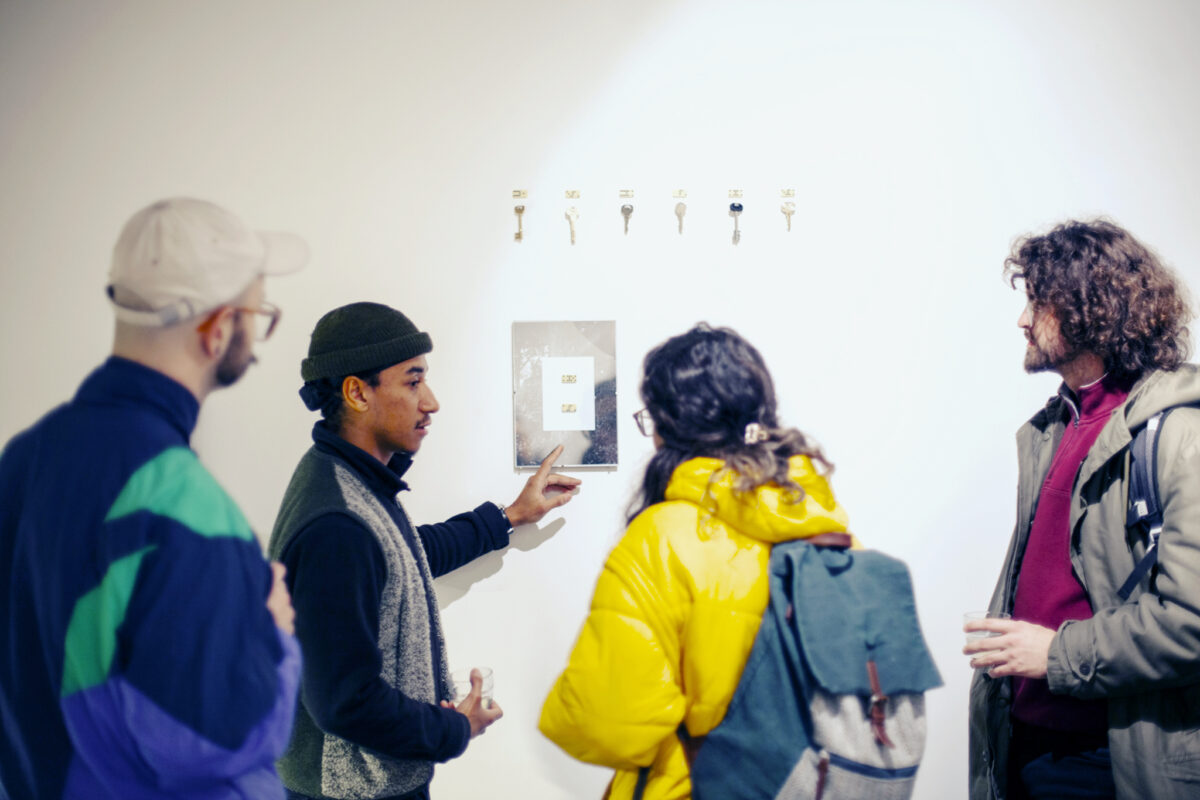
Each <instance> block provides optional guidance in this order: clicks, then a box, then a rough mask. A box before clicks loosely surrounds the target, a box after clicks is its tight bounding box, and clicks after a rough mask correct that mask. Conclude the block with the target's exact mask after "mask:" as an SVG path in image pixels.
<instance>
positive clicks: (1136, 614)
mask: <svg viewBox="0 0 1200 800" xmlns="http://www.w3.org/2000/svg"><path fill="white" fill-rule="evenodd" d="M1197 403H1200V370H1198V369H1197V367H1196V366H1195V365H1192V364H1185V365H1184V366H1183V367H1181V368H1180V369H1179V370H1178V371H1175V372H1170V373H1164V372H1155V373H1152V374H1150V375H1148V376H1145V377H1144V378H1143V379H1141V380H1140V381H1138V383H1137V384H1135V385H1134V387H1133V390H1132V391H1131V392H1130V394H1129V398H1128V399H1127V400H1126V402H1125V404H1124V405H1123V406H1122V407H1121V408H1120V409H1118V410H1117V411H1114V412H1113V416H1112V418H1111V419H1110V420H1109V421H1108V423H1107V424H1106V425H1105V427H1104V429H1103V430H1102V431H1101V432H1100V436H1099V437H1098V438H1097V439H1096V442H1095V444H1093V445H1092V449H1091V450H1090V451H1089V452H1088V455H1087V457H1086V458H1085V459H1084V461H1083V464H1082V466H1081V467H1080V469H1079V474H1078V475H1077V476H1076V479H1075V486H1074V489H1073V491H1072V495H1071V517H1070V525H1071V539H1070V548H1071V564H1072V566H1073V568H1074V571H1075V575H1076V576H1077V577H1078V578H1079V580H1080V582H1081V583H1082V584H1083V587H1084V589H1085V590H1086V591H1087V595H1088V599H1089V600H1090V602H1091V605H1092V610H1093V612H1094V614H1095V616H1094V617H1092V618H1091V619H1089V620H1078V621H1068V622H1065V623H1063V625H1062V626H1061V627H1060V628H1059V629H1058V632H1057V634H1056V635H1055V637H1054V639H1053V641H1052V643H1051V645H1050V658H1049V664H1048V673H1047V678H1048V680H1049V682H1050V690H1051V691H1052V692H1055V693H1059V694H1068V695H1073V696H1075V697H1080V698H1106V699H1107V700H1108V720H1109V747H1110V749H1111V751H1112V764H1113V774H1114V777H1115V779H1116V785H1117V797H1118V798H1121V799H1122V800H1125V799H1127V798H1128V799H1132V798H1139V800H1141V799H1143V798H1145V799H1152V800H1174V799H1175V798H1179V799H1180V800H1182V798H1197V797H1200V408H1196V407H1192V408H1181V409H1179V410H1177V411H1174V412H1172V413H1171V415H1170V416H1168V417H1167V419H1166V422H1165V424H1164V426H1163V429H1162V433H1161V435H1160V439H1159V451H1158V459H1157V462H1158V482H1159V493H1160V496H1161V498H1162V503H1163V515H1164V525H1163V530H1162V535H1161V537H1160V539H1159V561H1158V569H1157V578H1156V579H1155V584H1154V590H1153V591H1151V590H1150V580H1149V578H1147V579H1144V580H1143V581H1142V585H1141V586H1140V587H1138V588H1137V589H1135V590H1134V593H1133V595H1132V596H1131V597H1130V599H1129V602H1127V603H1122V602H1121V600H1120V598H1118V597H1117V590H1118V589H1119V588H1120V586H1121V584H1122V583H1124V582H1125V579H1126V578H1127V577H1129V574H1130V572H1131V571H1132V570H1133V567H1134V565H1135V564H1136V563H1137V561H1138V560H1139V559H1140V558H1141V556H1142V554H1143V553H1145V551H1146V542H1145V539H1144V537H1143V536H1142V535H1141V534H1140V532H1139V531H1133V530H1131V531H1129V532H1126V528H1125V513H1126V503H1127V499H1126V495H1127V489H1126V479H1127V475H1128V468H1129V447H1128V446H1129V443H1130V440H1131V438H1132V435H1131V431H1133V430H1137V428H1139V427H1140V426H1142V425H1144V424H1145V422H1146V420H1147V419H1148V418H1149V417H1151V416H1152V415H1153V414H1155V413H1156V412H1158V411H1160V410H1162V409H1164V408H1168V407H1171V406H1179V405H1184V404H1197ZM1068 417H1069V411H1068V410H1067V409H1066V408H1065V407H1064V401H1063V400H1062V399H1061V398H1059V397H1054V398H1052V399H1051V400H1050V401H1049V402H1048V403H1047V404H1046V407H1045V408H1044V409H1042V410H1041V411H1040V412H1038V413H1037V414H1036V415H1035V416H1034V417H1033V418H1032V419H1031V420H1030V421H1029V422H1027V423H1026V424H1025V425H1024V426H1023V427H1022V428H1021V430H1020V431H1019V432H1018V433H1017V452H1018V458H1019V464H1020V477H1019V481H1018V485H1017V524H1016V529H1015V531H1014V532H1013V538H1012V542H1011V544H1010V545H1009V549H1008V556H1007V557H1006V559H1005V564H1004V569H1003V570H1002V572H1001V573H1000V580H999V582H998V583H997V585H996V590H995V593H994V594H993V596H992V601H991V609H992V610H993V611H1010V612H1011V611H1012V606H1013V597H1014V596H1015V594H1016V588H1017V575H1018V573H1019V570H1020V562H1021V558H1022V556H1023V555H1024V552H1025V544H1026V541H1027V539H1028V536H1029V528H1030V525H1031V523H1032V521H1033V515H1034V512H1035V510H1036V508H1037V499H1038V492H1039V489H1040V487H1041V485H1042V482H1043V481H1044V480H1045V477H1046V472H1047V470H1048V469H1049V467H1050V461H1051V458H1052V456H1053V455H1054V450H1055V448H1056V447H1057V445H1058V442H1059V440H1060V439H1061V437H1062V433H1063V430H1064V427H1065V425H1066V424H1067V423H1066V420H1067V419H1068ZM1011 698H1012V686H1011V679H1007V678H1001V679H993V678H990V677H988V676H987V675H986V674H985V673H984V672H983V671H978V672H977V673H976V675H975V677H974V679H973V681H972V684H971V696H970V714H971V717H970V732H971V742H970V765H971V771H970V792H971V795H970V796H971V798H972V800H985V798H986V799H987V800H1000V799H1001V798H1004V797H1006V786H1005V783H1006V781H1005V764H1006V759H1007V755H1008V739H1009V713H1008V712H1009V704H1010V702H1011Z"/></svg>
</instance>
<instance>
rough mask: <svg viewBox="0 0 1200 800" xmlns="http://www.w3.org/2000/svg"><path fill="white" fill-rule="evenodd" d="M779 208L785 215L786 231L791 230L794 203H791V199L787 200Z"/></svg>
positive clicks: (794, 211) (794, 209) (794, 208)
mask: <svg viewBox="0 0 1200 800" xmlns="http://www.w3.org/2000/svg"><path fill="white" fill-rule="evenodd" d="M779 210H780V211H782V212H783V215H784V216H785V217H787V223H788V231H791V230H792V214H795V213H796V204H795V203H793V202H792V201H791V200H788V201H787V202H786V203H784V204H783V205H782V206H780V207H779Z"/></svg>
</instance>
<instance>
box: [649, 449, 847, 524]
mask: <svg viewBox="0 0 1200 800" xmlns="http://www.w3.org/2000/svg"><path fill="white" fill-rule="evenodd" d="M788 475H789V477H791V479H792V480H793V481H795V482H796V483H797V484H799V485H800V488H802V489H803V490H804V497H803V499H801V500H800V501H799V502H797V503H789V502H788V497H787V491H786V490H785V489H782V488H780V487H779V486H776V485H775V484H773V483H772V484H768V485H766V486H760V487H758V488H757V489H755V490H754V491H753V492H749V493H747V494H743V495H738V494H737V493H735V492H734V490H733V484H734V481H735V480H736V479H737V475H736V474H735V473H734V472H733V471H732V470H729V469H725V462H723V461H721V460H720V459H717V458H693V459H691V460H689V461H685V462H683V463H682V464H680V465H679V466H678V467H676V468H675V472H674V473H672V475H671V481H670V483H669V484H668V485H667V491H666V498H665V499H666V500H668V501H671V500H682V501H685V502H688V503H692V504H694V505H697V506H700V507H701V508H703V509H704V510H706V511H707V512H708V513H710V514H712V515H713V516H715V517H716V518H717V519H719V520H721V522H723V523H725V524H726V525H728V526H730V527H731V528H734V529H735V530H737V531H738V532H739V533H741V534H743V535H745V536H749V537H751V538H754V539H758V540H760V541H763V542H768V543H771V544H774V543H777V542H787V541H791V540H793V539H806V538H809V537H811V536H816V535H817V534H819V533H845V532H846V530H847V525H848V518H847V515H846V511H845V509H844V508H842V506H841V504H839V503H838V501H837V499H836V498H835V497H834V496H833V490H832V489H831V488H830V487H829V482H828V481H827V480H826V479H825V477H824V476H822V475H821V474H819V473H818V472H817V471H816V469H814V468H813V465H812V461H810V460H809V458H808V457H807V456H793V457H792V459H791V468H790V471H789V473H788Z"/></svg>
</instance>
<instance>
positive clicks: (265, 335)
mask: <svg viewBox="0 0 1200 800" xmlns="http://www.w3.org/2000/svg"><path fill="white" fill-rule="evenodd" d="M233 310H234V311H237V312H239V313H241V312H243V311H245V312H246V313H247V314H262V315H263V316H264V317H266V318H267V327H266V328H259V327H258V326H255V336H254V338H255V340H256V341H259V342H265V341H266V340H267V339H270V338H271V334H272V333H274V332H275V327H276V326H277V325H279V318H280V317H282V316H283V311H282V309H280V308H279V306H276V305H272V304H271V303H263V304H262V305H261V306H259V307H258V308H245V307H235V308H234V309H233Z"/></svg>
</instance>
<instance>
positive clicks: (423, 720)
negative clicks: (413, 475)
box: [281, 422, 510, 761]
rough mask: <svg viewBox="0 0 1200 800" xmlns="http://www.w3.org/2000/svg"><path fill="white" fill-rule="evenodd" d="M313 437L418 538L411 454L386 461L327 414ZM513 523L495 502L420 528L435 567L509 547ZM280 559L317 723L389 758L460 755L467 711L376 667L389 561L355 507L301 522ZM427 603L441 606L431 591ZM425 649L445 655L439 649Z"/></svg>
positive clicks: (442, 570)
mask: <svg viewBox="0 0 1200 800" xmlns="http://www.w3.org/2000/svg"><path fill="white" fill-rule="evenodd" d="M313 441H314V442H315V447H316V448H317V449H318V450H321V451H323V452H325V453H327V454H330V455H333V456H336V457H337V458H338V459H339V460H341V461H342V462H343V463H344V464H345V465H346V466H348V467H349V468H351V469H353V470H354V471H355V472H356V473H357V474H358V476H359V477H360V478H361V479H362V480H363V482H364V483H366V484H367V486H369V487H370V488H371V490H372V491H373V492H374V493H375V494H376V496H377V497H378V498H379V501H380V503H381V504H382V505H383V506H384V508H386V509H387V510H388V512H389V514H390V515H391V516H392V518H393V519H394V520H395V522H396V525H397V526H398V527H399V528H400V531H401V532H402V533H403V534H404V537H405V539H406V540H408V542H409V546H410V547H413V546H414V541H413V531H412V528H411V527H410V525H409V522H408V519H407V517H406V516H405V514H404V511H403V510H402V509H401V508H400V505H399V502H398V493H399V492H401V491H405V490H407V489H408V485H407V484H405V482H404V481H403V480H402V476H403V475H404V473H405V472H406V471H407V470H408V468H409V466H411V464H412V458H411V457H410V456H408V455H401V454H397V455H396V456H395V457H394V458H392V460H391V462H390V463H389V464H388V465H387V466H386V467H385V466H384V465H383V464H381V463H380V462H379V461H378V460H377V459H375V458H374V457H372V456H371V455H370V454H368V453H366V452H365V451H363V450H361V449H359V448H358V447H355V446H354V445H352V444H350V443H349V442H347V441H346V440H345V439H342V438H341V437H340V436H338V435H336V434H334V433H332V432H330V431H329V430H328V429H327V428H326V427H325V426H324V424H323V423H321V422H318V423H317V424H316V425H315V426H314V427H313ZM509 533H510V528H509V526H508V521H507V519H506V518H505V517H504V515H503V514H502V513H500V509H499V507H497V506H496V505H495V504H494V503H484V504H482V505H480V506H478V507H477V508H476V509H475V510H474V511H468V512H466V513H464V514H459V515H457V516H455V517H452V518H451V519H449V520H447V521H446V522H443V523H441V524H437V525H421V526H418V527H417V530H416V536H417V537H418V538H419V539H420V544H421V546H422V547H424V549H425V554H426V557H427V558H428V560H429V567H430V570H431V571H432V573H433V575H434V577H437V576H439V575H445V574H446V573H448V572H451V571H453V570H455V569H457V568H458V567H461V566H463V565H464V564H466V563H468V562H470V561H472V560H474V559H475V558H478V557H479V556H481V555H484V554H485V553H489V552H491V551H492V550H496V549H499V548H502V547H505V546H506V545H507V544H508V537H509ZM281 560H282V561H283V563H284V565H285V566H286V567H287V584H288V589H289V590H290V591H291V594H292V605H293V606H294V607H295V609H296V635H297V636H298V637H299V639H300V644H301V648H302V650H303V653H304V675H303V680H302V693H303V694H302V696H303V699H304V705H305V707H306V708H307V709H308V712H309V713H310V714H311V715H312V717H313V719H314V720H315V721H316V723H317V724H318V725H319V726H320V727H321V728H322V729H323V730H326V731H328V732H329V733H332V734H334V735H336V736H340V737H341V738H343V739H346V740H348V741H351V742H354V743H356V744H359V745H361V746H363V747H366V748H368V749H370V750H374V751H376V752H378V753H380V754H383V755H387V756H391V757H393V758H415V759H422V760H430V761H446V760H447V759H450V758H454V757H455V756H458V755H460V754H461V753H462V752H463V750H465V749H466V746H467V742H468V740H469V739H470V736H471V729H470V725H469V723H468V722H467V718H466V717H464V716H463V715H462V714H459V713H458V712H457V711H453V710H450V709H445V708H441V707H439V706H437V705H432V704H429V703H422V702H418V701H416V700H413V699H411V698H409V697H407V696H405V695H404V694H403V693H402V692H400V691H398V690H396V689H393V688H392V687H390V686H388V685H387V683H385V682H384V681H383V679H382V678H381V677H380V669H381V658H380V654H379V648H378V641H379V604H380V599H381V596H382V593H383V588H384V584H385V582H386V580H387V562H386V561H385V559H384V555H383V551H382V550H381V549H380V547H379V543H378V541H376V539H375V536H374V534H373V533H372V532H371V531H370V530H369V529H367V528H366V527H364V526H363V525H362V523H361V522H359V521H358V520H357V519H355V518H353V517H350V516H348V515H345V514H338V513H332V514H326V515H323V516H320V517H317V518H316V519H314V520H313V521H312V522H310V523H309V524H307V525H305V526H304V527H303V528H301V529H300V530H299V531H297V533H296V534H295V536H294V537H293V538H292V540H291V541H290V542H289V543H288V546H287V548H286V549H285V550H284V552H283V554H282V557H281ZM429 606H430V608H429V613H430V615H431V616H432V615H436V614H437V613H438V609H437V600H436V598H435V597H432V596H430V598H429ZM435 647H436V644H435ZM429 655H430V657H431V658H432V659H433V663H434V664H435V665H437V664H439V663H440V661H441V654H440V653H437V652H434V653H430V654H429ZM435 674H437V671H436V667H435Z"/></svg>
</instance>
